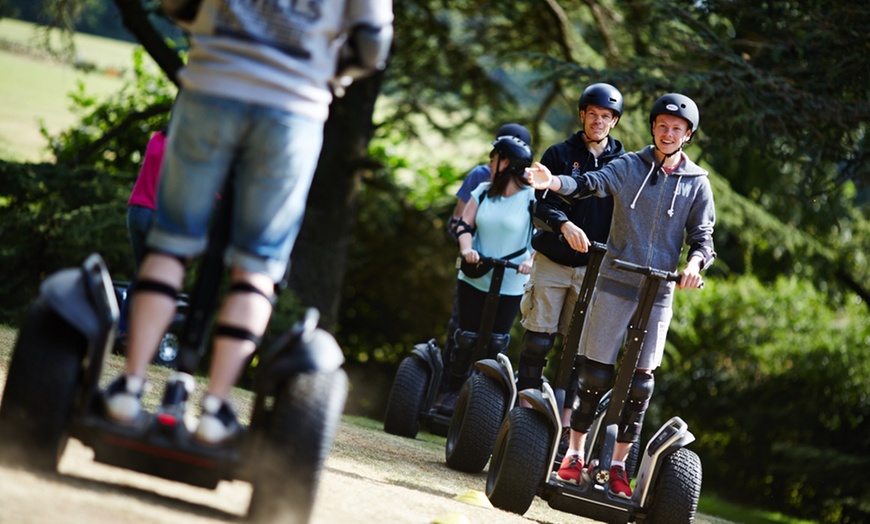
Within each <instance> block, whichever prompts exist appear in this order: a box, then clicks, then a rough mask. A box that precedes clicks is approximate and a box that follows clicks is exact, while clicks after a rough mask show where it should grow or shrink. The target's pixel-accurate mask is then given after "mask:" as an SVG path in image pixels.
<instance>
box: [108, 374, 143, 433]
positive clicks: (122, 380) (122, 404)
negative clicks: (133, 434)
mask: <svg viewBox="0 0 870 524" xmlns="http://www.w3.org/2000/svg"><path fill="white" fill-rule="evenodd" d="M144 390H145V380H144V379H142V378H140V377H132V376H127V375H121V376H120V377H118V378H116V379H115V380H113V381H112V383H111V384H109V387H108V388H106V392H105V393H104V394H103V405H104V406H105V409H106V415H107V416H108V417H109V418H110V419H111V420H114V421H115V422H121V423H123V424H132V423H133V422H134V421H135V420H136V419H137V418H139V415H141V414H142V392H143V391H144Z"/></svg>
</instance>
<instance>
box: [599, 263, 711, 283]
mask: <svg viewBox="0 0 870 524" xmlns="http://www.w3.org/2000/svg"><path fill="white" fill-rule="evenodd" d="M613 265H614V266H615V267H617V268H619V269H623V270H625V271H632V272H634V273H640V274H641V275H646V276H648V277H652V278H658V279H661V280H667V281H668V282H679V281H680V274H679V273H674V272H672V271H665V270H663V269H656V268H653V267H648V266H639V265H637V264H632V263H631V262H625V261H624V260H614V261H613ZM699 287H704V283H703V282H701V285H700V286H699Z"/></svg>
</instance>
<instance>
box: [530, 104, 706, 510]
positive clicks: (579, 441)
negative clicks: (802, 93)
mask: <svg viewBox="0 0 870 524" xmlns="http://www.w3.org/2000/svg"><path fill="white" fill-rule="evenodd" d="M699 121H700V113H699V112H698V107H697V105H696V104H695V102H693V101H692V100H691V99H690V98H688V97H686V96H684V95H681V94H677V93H670V94H666V95H664V96H662V97H660V98H659V99H658V100H656V102H655V103H654V104H653V106H652V110H651V111H650V117H649V122H650V127H651V132H652V136H653V145H651V146H647V147H646V148H645V149H643V150H641V151H638V152H636V153H628V154H626V155H623V156H622V157H620V158H618V159H616V160H614V161H612V162H610V163H609V164H607V165H606V166H604V167H603V168H601V169H600V170H598V171H591V172H587V173H584V174H580V175H576V176H574V175H571V176H565V175H560V176H553V175H552V174H551V173H550V171H549V169H547V167H546V166H544V165H543V164H540V163H535V165H534V166H532V167H530V168H529V169H527V176H528V178H529V181H530V183H531V185H532V186H533V187H534V188H535V189H541V190H550V191H555V192H556V193H559V194H561V195H568V196H570V197H573V198H585V197H589V196H598V197H605V196H608V195H610V196H613V199H614V210H613V222H612V224H611V229H610V237H609V238H608V241H607V254H606V255H605V259H604V262H603V263H602V265H601V270H600V273H599V277H598V282H597V287H596V293H595V295H594V296H593V299H592V303H591V306H590V309H589V314H588V316H587V318H586V325H585V327H584V329H583V335H582V336H581V339H580V347H579V352H580V354H582V355H584V356H585V357H586V359H585V365H584V366H583V368H582V369H580V370H578V372H579V380H578V384H577V386H578V387H577V396H578V401H577V403H576V404H575V409H574V413H573V415H572V417H571V435H570V442H569V449H568V452H567V453H566V454H565V458H564V460H563V461H562V464H561V467H560V469H559V471H558V476H559V478H560V479H561V480H562V481H564V482H568V483H572V484H579V483H580V481H581V479H582V478H584V477H586V478H587V479H588V474H587V472H586V471H584V470H583V460H584V457H583V448H584V444H585V440H586V433H587V432H588V431H589V428H590V427H591V424H592V420H593V417H594V414H595V408H596V406H597V405H598V401H599V400H600V398H601V396H602V395H603V394H604V393H605V392H606V391H607V389H608V388H610V387H611V382H612V380H613V376H614V364H615V363H616V358H617V356H618V353H619V348H620V345H621V341H622V339H623V335H624V333H625V330H626V326H628V324H629V321H630V319H631V316H632V314H633V313H634V311H635V308H636V306H637V302H638V296H637V295H638V290H639V288H640V285H641V280H642V278H643V277H642V276H641V275H639V274H637V273H632V272H627V271H621V270H619V269H617V268H615V267H614V266H613V261H614V260H617V259H619V260H623V261H626V262H631V263H634V264H639V265H643V266H652V267H654V268H657V269H663V270H668V271H676V270H677V268H678V264H679V263H680V258H681V254H682V246H683V240H684V238H685V242H686V245H688V246H689V253H688V257H687V262H686V265H685V266H684V268H683V270H682V271H681V272H680V276H681V278H680V281H679V282H677V283H665V284H663V285H662V286H661V288H660V290H659V295H658V296H657V298H656V303H655V306H654V308H653V312H652V314H651V316H650V321H649V325H648V327H647V335H646V337H645V338H644V342H643V346H642V348H641V354H640V358H639V361H638V365H637V370H636V372H635V375H634V378H633V380H632V384H631V390H630V392H629V397H628V399H627V401H626V405H625V408H624V410H623V414H622V420H621V421H620V424H619V431H618V436H617V444H616V447H615V449H614V452H613V461H612V463H611V464H612V466H611V468H610V491H611V493H613V494H614V495H616V496H620V497H623V498H630V497H631V487H630V486H629V483H628V482H629V479H628V478H627V476H626V473H625V460H626V458H627V457H628V453H629V451H630V449H631V446H632V444H633V443H635V442H637V440H638V439H639V438H640V430H641V427H642V424H643V417H644V414H645V412H646V409H647V407H648V405H649V399H650V397H651V396H652V391H653V384H654V379H653V371H654V370H655V369H656V368H657V367H658V366H659V365H660V364H661V360H662V354H663V352H664V346H665V338H666V336H667V330H668V326H669V324H670V321H671V317H672V315H673V311H672V302H673V293H674V288H675V287H678V288H682V289H687V288H688V289H691V288H698V287H700V286H701V284H702V282H703V280H702V278H701V275H700V272H701V271H702V270H704V269H706V268H707V267H709V266H710V264H711V263H712V262H713V259H714V258H715V256H716V253H715V251H714V250H713V225H714V223H715V218H716V212H715V207H714V204H713V193H712V190H711V189H710V181H709V180H708V178H707V171H705V170H704V169H702V168H700V167H699V166H698V165H696V164H695V163H694V162H692V161H691V160H690V159H689V157H688V156H686V154H685V153H684V152H683V151H682V147H683V145H684V144H686V143H687V142H689V140H691V138H692V134H693V132H695V131H696V130H697V129H698V123H699ZM585 247H586V249H588V245H587V246H585Z"/></svg>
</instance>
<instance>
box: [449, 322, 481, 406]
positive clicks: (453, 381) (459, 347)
mask: <svg viewBox="0 0 870 524" xmlns="http://www.w3.org/2000/svg"><path fill="white" fill-rule="evenodd" d="M454 336H455V337H456V351H454V352H453V355H452V356H453V360H452V361H451V362H450V363H449V364H450V366H449V367H450V369H449V370H448V375H449V377H448V387H449V388H450V389H451V390H452V391H458V390H459V388H461V387H462V384H464V383H465V380H466V379H467V378H468V375H470V374H471V364H472V362H471V359H472V358H473V354H474V345H475V344H477V333H475V332H474V331H463V330H461V329H457V330H456V334H455V335H454Z"/></svg>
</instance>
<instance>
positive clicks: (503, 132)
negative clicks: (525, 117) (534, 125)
mask: <svg viewBox="0 0 870 524" xmlns="http://www.w3.org/2000/svg"><path fill="white" fill-rule="evenodd" d="M501 136H515V137H517V138H519V139H520V140H522V141H523V142H525V143H526V144H531V143H532V135H531V133H529V130H528V129H526V128H525V126H521V125H520V124H516V123H513V122H511V123H510V124H505V125H503V126H501V127H500V128H498V133H496V134H495V139H496V140H498V138H499V137H501Z"/></svg>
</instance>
